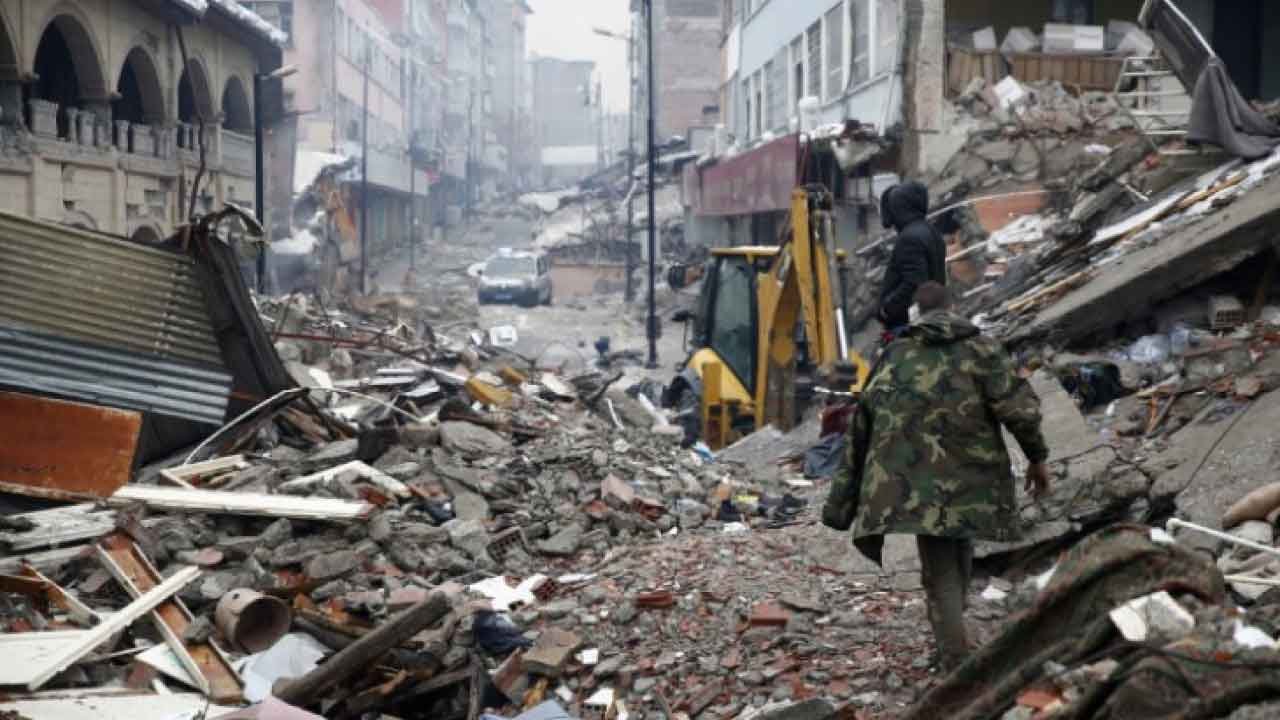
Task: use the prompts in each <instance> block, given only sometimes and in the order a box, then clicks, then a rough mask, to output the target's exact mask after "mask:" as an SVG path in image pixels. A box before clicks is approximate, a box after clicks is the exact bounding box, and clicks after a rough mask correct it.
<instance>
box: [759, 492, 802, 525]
mask: <svg viewBox="0 0 1280 720" xmlns="http://www.w3.org/2000/svg"><path fill="white" fill-rule="evenodd" d="M808 504H809V503H808V502H807V501H805V500H801V499H800V498H798V497H796V496H794V495H792V494H791V493H787V494H786V495H783V496H782V497H781V498H771V497H768V496H764V497H761V498H760V514H762V515H764V516H765V517H767V518H769V524H768V527H769V528H770V529H773V530H776V529H778V528H783V527H786V526H788V525H793V524H795V522H796V518H797V517H799V515H800V513H802V512H804V509H805V507H807V506H808Z"/></svg>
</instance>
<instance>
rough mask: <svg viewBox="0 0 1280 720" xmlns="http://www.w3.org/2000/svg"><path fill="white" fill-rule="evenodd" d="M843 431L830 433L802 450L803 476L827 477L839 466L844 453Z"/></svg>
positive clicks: (844, 436)
mask: <svg viewBox="0 0 1280 720" xmlns="http://www.w3.org/2000/svg"><path fill="white" fill-rule="evenodd" d="M846 437H847V435H846V434H845V433H832V434H830V435H827V436H826V437H824V438H822V439H821V440H819V441H818V444H817V445H814V446H813V447H811V448H809V449H808V450H805V451H804V476H805V477H807V478H829V477H831V476H832V475H834V474H835V472H836V470H837V469H838V468H839V467H840V460H841V459H842V458H843V454H844V443H845V438H846Z"/></svg>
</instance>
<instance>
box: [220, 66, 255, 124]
mask: <svg viewBox="0 0 1280 720" xmlns="http://www.w3.org/2000/svg"><path fill="white" fill-rule="evenodd" d="M222 127H224V128H226V129H227V130H230V131H232V132H238V133H243V134H245V135H249V134H252V133H253V110H252V108H251V106H250V105H249V93H248V92H246V91H245V88H244V83H243V82H241V81H240V78H239V77H237V76H235V75H232V76H231V77H229V78H227V86H226V88H225V89H223V91H222Z"/></svg>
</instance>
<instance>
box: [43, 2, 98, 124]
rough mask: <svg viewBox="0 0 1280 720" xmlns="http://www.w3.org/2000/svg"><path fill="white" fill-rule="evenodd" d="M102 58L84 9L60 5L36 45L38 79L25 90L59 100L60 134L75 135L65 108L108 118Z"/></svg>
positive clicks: (51, 100)
mask: <svg viewBox="0 0 1280 720" xmlns="http://www.w3.org/2000/svg"><path fill="white" fill-rule="evenodd" d="M101 57H102V56H101V54H100V53H99V52H98V46H97V43H96V42H95V40H94V38H93V34H92V33H91V32H90V30H89V24H88V22H87V21H86V20H85V19H84V18H83V16H82V15H81V12H80V10H79V9H78V8H76V7H75V6H74V5H71V4H66V3H64V4H62V5H59V6H58V8H57V9H55V11H54V13H53V15H52V17H51V18H50V20H49V21H48V22H47V23H46V24H45V25H44V30H43V31H42V32H41V34H40V39H39V41H38V42H37V43H36V46H35V51H34V55H33V57H32V62H31V69H32V72H34V73H35V74H36V76H37V78H38V79H37V80H36V82H35V83H34V84H32V85H29V86H27V88H26V89H25V93H26V94H27V95H28V97H30V98H36V99H40V100H46V101H49V102H53V103H57V105H58V106H59V112H58V114H57V123H58V135H59V136H61V137H68V136H70V134H71V128H70V121H69V118H68V117H67V114H66V112H63V111H62V110H63V109H65V108H79V109H88V110H92V111H93V112H94V113H95V114H99V115H100V116H101V117H103V118H104V119H105V116H106V112H107V106H106V102H107V84H106V81H105V79H104V75H103V66H102V60H101ZM33 120H34V118H28V121H29V122H31V121H33ZM33 124H34V123H33Z"/></svg>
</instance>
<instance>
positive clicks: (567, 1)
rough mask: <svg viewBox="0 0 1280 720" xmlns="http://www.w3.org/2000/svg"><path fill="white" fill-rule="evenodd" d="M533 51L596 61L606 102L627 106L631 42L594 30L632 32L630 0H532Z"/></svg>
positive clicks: (618, 107) (621, 107) (530, 35)
mask: <svg viewBox="0 0 1280 720" xmlns="http://www.w3.org/2000/svg"><path fill="white" fill-rule="evenodd" d="M528 3H529V7H531V8H533V15H531V16H530V17H529V31H528V43H529V52H530V53H537V54H538V55H545V56H550V57H557V58H563V59H565V60H594V61H595V63H596V71H597V72H599V73H600V79H601V81H602V82H603V83H604V97H605V103H606V104H607V105H608V106H609V109H610V110H612V111H615V112H625V111H626V108H627V44H626V43H625V42H623V41H621V40H613V39H611V38H607V37H601V36H599V35H596V34H595V33H593V32H592V31H591V28H593V27H603V28H607V29H610V30H613V31H615V32H620V33H627V32H630V27H629V25H630V17H629V13H628V12H627V8H628V7H629V6H630V4H631V3H630V0H528Z"/></svg>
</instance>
